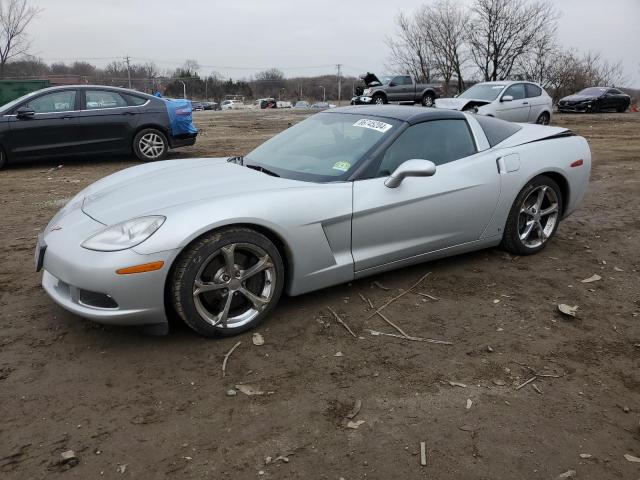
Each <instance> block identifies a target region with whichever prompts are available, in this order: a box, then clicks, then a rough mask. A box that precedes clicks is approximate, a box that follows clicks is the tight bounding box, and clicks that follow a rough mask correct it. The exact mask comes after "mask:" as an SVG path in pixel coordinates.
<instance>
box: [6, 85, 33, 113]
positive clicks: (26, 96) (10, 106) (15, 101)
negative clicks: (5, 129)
mask: <svg viewBox="0 0 640 480" xmlns="http://www.w3.org/2000/svg"><path fill="white" fill-rule="evenodd" d="M38 93H42V92H41V91H39V90H36V91H35V92H30V93H27V94H26V95H23V96H22V97H20V98H16V99H15V100H12V101H10V102H9V103H6V104H4V105H2V107H0V110H3V111H4V110H11V109H12V108H13V107H15V106H16V105H18V104H20V103H22V102H24V101H25V100H27V99H28V98H30V97H33V96H35V95H36V94H38Z"/></svg>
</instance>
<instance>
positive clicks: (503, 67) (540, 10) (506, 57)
mask: <svg viewBox="0 0 640 480" xmlns="http://www.w3.org/2000/svg"><path fill="white" fill-rule="evenodd" d="M472 11H473V20H472V22H471V23H470V28H469V33H468V41H469V48H470V51H471V57H472V59H473V61H474V63H475V64H476V66H477V67H478V68H479V69H480V72H481V74H482V75H483V76H484V79H485V80H486V81H488V80H504V79H506V78H508V77H509V76H510V75H511V74H512V72H513V70H514V67H515V66H516V63H517V62H518V60H520V59H521V57H522V56H523V55H525V54H527V53H529V52H530V51H531V49H532V48H533V45H534V42H535V41H536V39H537V38H539V34H540V32H542V31H544V30H545V29H548V28H549V26H550V25H553V24H555V22H556V21H557V19H558V13H557V12H556V10H555V8H554V7H553V5H552V4H551V3H549V2H548V1H541V2H534V3H531V2H528V1H527V0H476V1H475V3H474V5H473V8H472Z"/></svg>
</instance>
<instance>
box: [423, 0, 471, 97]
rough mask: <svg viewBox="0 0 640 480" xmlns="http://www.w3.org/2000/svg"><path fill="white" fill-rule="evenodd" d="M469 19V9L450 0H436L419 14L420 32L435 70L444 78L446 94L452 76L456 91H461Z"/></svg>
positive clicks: (462, 88) (462, 87)
mask: <svg viewBox="0 0 640 480" xmlns="http://www.w3.org/2000/svg"><path fill="white" fill-rule="evenodd" d="M468 22H469V12H468V11H467V10H464V9H463V8H462V7H461V6H460V5H459V4H458V3H456V2H455V1H452V0H437V1H436V2H435V3H432V4H430V5H427V6H424V7H422V10H421V11H420V12H419V14H418V24H419V25H420V31H421V32H423V35H424V36H425V38H426V41H427V43H428V45H429V51H430V53H431V55H432V58H433V63H434V65H435V70H436V71H437V73H438V74H439V75H440V76H441V77H442V79H443V81H444V84H445V94H448V93H449V92H448V88H449V83H450V81H451V78H452V77H454V76H455V77H456V81H457V84H458V91H459V92H461V91H462V90H464V79H463V75H462V70H463V67H464V64H465V63H466V61H467V58H466V51H465V49H466V45H465V33H466V29H467V24H468Z"/></svg>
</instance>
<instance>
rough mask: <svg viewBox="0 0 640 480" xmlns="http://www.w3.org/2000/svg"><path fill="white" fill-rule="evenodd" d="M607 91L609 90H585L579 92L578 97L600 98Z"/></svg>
mask: <svg viewBox="0 0 640 480" xmlns="http://www.w3.org/2000/svg"><path fill="white" fill-rule="evenodd" d="M606 91H607V89H606V88H604V87H590V88H585V89H584V90H580V92H578V95H584V96H588V97H599V96H600V95H602V94H603V93H604V92H606Z"/></svg>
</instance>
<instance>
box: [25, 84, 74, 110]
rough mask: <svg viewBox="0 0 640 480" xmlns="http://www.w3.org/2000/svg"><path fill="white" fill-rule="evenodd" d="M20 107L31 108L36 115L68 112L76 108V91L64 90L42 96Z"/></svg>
mask: <svg viewBox="0 0 640 480" xmlns="http://www.w3.org/2000/svg"><path fill="white" fill-rule="evenodd" d="M22 107H27V108H31V109H33V111H34V112H36V113H55V112H69V111H72V110H75V108H76V91H75V90H65V91H62V92H55V93H49V94H47V95H42V96H41V97H38V98H34V99H33V100H30V101H29V102H28V103H25V104H24V105H22Z"/></svg>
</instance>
